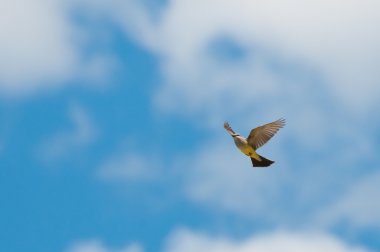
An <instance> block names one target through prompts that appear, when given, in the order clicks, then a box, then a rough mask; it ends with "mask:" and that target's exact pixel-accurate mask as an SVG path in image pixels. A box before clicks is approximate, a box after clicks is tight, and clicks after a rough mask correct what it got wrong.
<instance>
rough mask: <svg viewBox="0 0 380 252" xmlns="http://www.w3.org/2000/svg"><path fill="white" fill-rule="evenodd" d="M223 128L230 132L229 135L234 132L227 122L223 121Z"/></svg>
mask: <svg viewBox="0 0 380 252" xmlns="http://www.w3.org/2000/svg"><path fill="white" fill-rule="evenodd" d="M224 128H225V129H226V130H227V131H228V133H230V135H234V134H236V133H235V131H233V129H231V126H230V125H229V124H228V122H225V123H224Z"/></svg>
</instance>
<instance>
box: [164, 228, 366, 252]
mask: <svg viewBox="0 0 380 252" xmlns="http://www.w3.org/2000/svg"><path fill="white" fill-rule="evenodd" d="M164 251H165V252H193V251H201V252H202V251H205V252H206V251H207V252H249V251H255V252H278V251H282V252H304V251H308V252H320V251H324V252H368V251H370V250H368V249H366V248H363V247H360V246H354V245H351V244H348V243H346V242H344V241H342V240H340V239H338V238H336V237H334V236H332V235H329V234H325V233H309V232H302V233H292V232H284V231H282V232H274V233H268V234H262V235H257V236H253V237H250V238H248V239H246V240H243V241H235V240H231V239H229V238H226V237H212V236H209V235H206V234H202V233H194V232H192V231H189V230H178V231H176V232H174V234H172V235H171V236H170V237H169V240H168V244H167V247H166V249H165V250H164Z"/></svg>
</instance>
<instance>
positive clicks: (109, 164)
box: [97, 151, 160, 181]
mask: <svg viewBox="0 0 380 252" xmlns="http://www.w3.org/2000/svg"><path fill="white" fill-rule="evenodd" d="M159 166H160V165H159V162H158V161H157V158H155V157H152V155H141V154H135V153H132V152H131V151H127V152H123V153H120V154H117V155H114V156H112V157H110V158H108V159H107V160H106V161H105V162H104V163H103V164H102V165H101V166H100V168H99V170H98V174H97V175H98V176H99V177H100V178H101V179H104V180H107V181H146V180H152V179H154V178H156V177H157V172H158V170H159Z"/></svg>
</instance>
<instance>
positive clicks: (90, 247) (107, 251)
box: [66, 240, 144, 252]
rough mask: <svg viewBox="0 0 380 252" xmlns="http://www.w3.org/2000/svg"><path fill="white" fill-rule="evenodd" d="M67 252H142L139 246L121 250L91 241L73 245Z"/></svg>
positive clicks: (135, 245)
mask: <svg viewBox="0 0 380 252" xmlns="http://www.w3.org/2000/svg"><path fill="white" fill-rule="evenodd" d="M66 251H67V252H143V251H144V250H143V249H142V247H141V246H140V245H139V244H132V245H129V246H126V247H125V248H121V249H111V248H107V247H105V246H104V245H103V244H102V243H101V242H100V241H98V240H92V241H86V242H81V243H78V244H75V245H73V246H72V247H71V248H69V249H68V250H66Z"/></svg>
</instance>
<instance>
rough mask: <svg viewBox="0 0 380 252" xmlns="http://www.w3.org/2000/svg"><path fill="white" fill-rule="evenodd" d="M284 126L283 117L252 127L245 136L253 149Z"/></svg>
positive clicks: (261, 144)
mask: <svg viewBox="0 0 380 252" xmlns="http://www.w3.org/2000/svg"><path fill="white" fill-rule="evenodd" d="M284 126H285V119H283V118H281V119H278V120H277V121H274V122H271V123H268V124H265V125H262V126H260V127H257V128H254V129H253V130H251V133H249V136H248V138H247V141H248V144H249V145H251V146H252V147H253V148H254V149H255V150H256V149H258V148H260V147H261V146H263V145H264V144H266V143H267V142H268V141H269V139H271V138H272V137H273V136H274V135H275V134H276V133H277V132H278V131H279V130H280V129H281V128H282V127H284Z"/></svg>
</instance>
